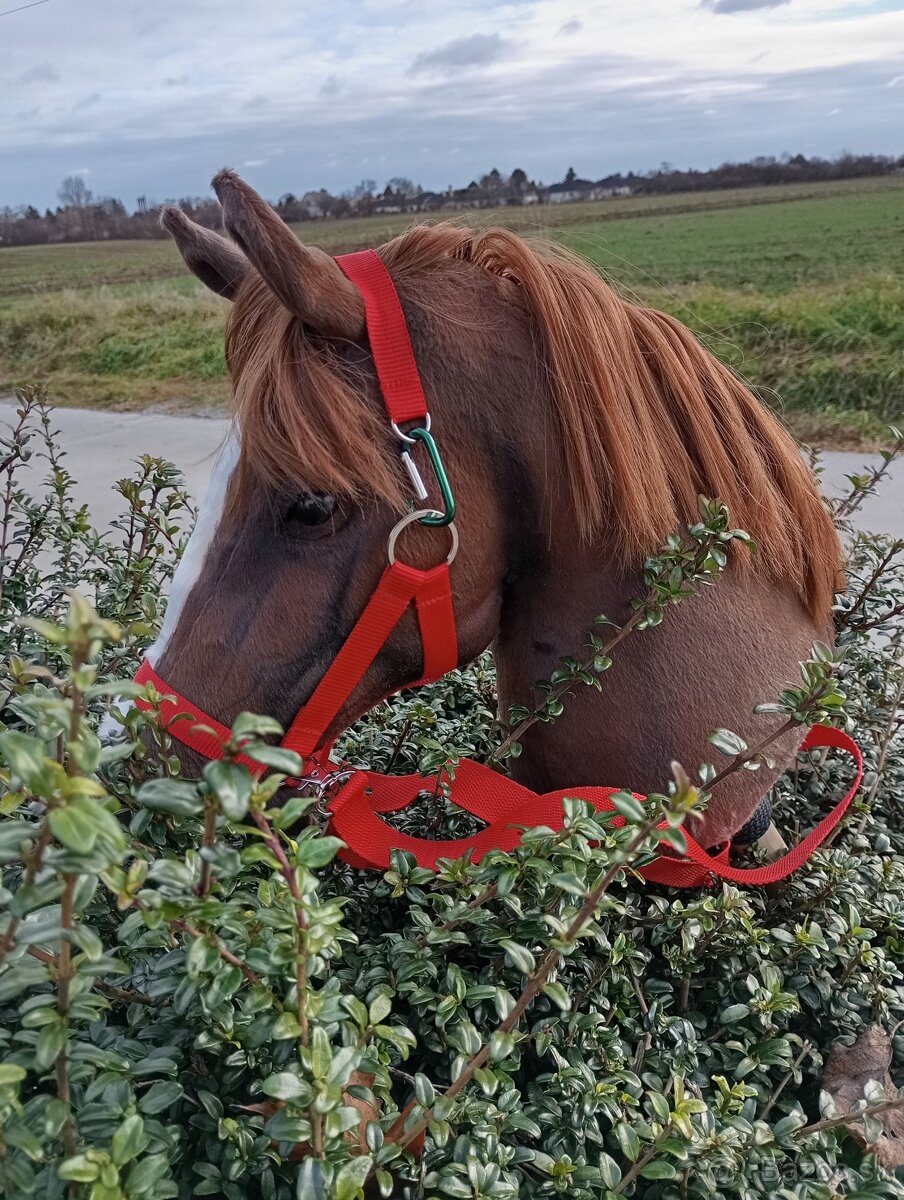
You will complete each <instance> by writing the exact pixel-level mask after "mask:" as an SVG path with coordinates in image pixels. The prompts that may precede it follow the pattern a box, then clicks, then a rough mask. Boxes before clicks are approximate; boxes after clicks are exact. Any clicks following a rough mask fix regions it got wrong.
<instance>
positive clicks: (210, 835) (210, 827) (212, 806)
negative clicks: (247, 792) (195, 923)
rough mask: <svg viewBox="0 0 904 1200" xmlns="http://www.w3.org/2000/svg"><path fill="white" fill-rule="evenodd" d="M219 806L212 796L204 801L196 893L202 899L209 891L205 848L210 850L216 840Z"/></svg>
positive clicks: (208, 863) (207, 862)
mask: <svg viewBox="0 0 904 1200" xmlns="http://www.w3.org/2000/svg"><path fill="white" fill-rule="evenodd" d="M218 812H219V806H218V804H217V802H216V799H215V798H214V797H213V796H208V797H207V798H206V800H205V801H204V832H203V834H202V836H201V874H200V877H199V879H198V895H199V896H200V897H201V898H202V899H203V898H204V897H205V896H206V895H207V893H208V892H209V891H210V874H211V870H212V867H211V863H210V859H209V858H208V857H207V856H206V855H205V853H204V851H205V850H210V849H211V848H212V847H213V845H214V843H215V842H216V840H217V814H218Z"/></svg>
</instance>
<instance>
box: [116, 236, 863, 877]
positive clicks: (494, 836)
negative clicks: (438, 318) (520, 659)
mask: <svg viewBox="0 0 904 1200" xmlns="http://www.w3.org/2000/svg"><path fill="white" fill-rule="evenodd" d="M336 261H337V262H338V263H339V266H340V267H341V268H342V271H343V272H344V274H345V275H346V276H347V277H348V278H349V279H350V280H351V281H352V282H353V283H354V284H355V285H356V286H357V287H358V289H359V290H360V292H361V294H362V296H363V297H364V304H365V311H366V318H367V334H368V338H369V341H370V349H371V353H372V355H373V359H374V363H375V365H376V370H377V377H378V379H379V383H380V389H381V391H382V394H383V400H384V402H385V404H386V408H387V411H388V414H389V420H390V422H391V424H392V428H393V431H394V432H395V434H396V436H397V437H398V438H399V440H400V442H401V446H402V455H403V462H404V464H405V466H406V469H407V470H408V473H409V476H410V478H411V481H412V486H413V489H414V493H415V495H416V496H417V498H418V501H419V503H421V504H423V503H424V502H425V501H426V500H427V489H426V488H425V487H424V484H423V480H422V479H421V476H420V473H419V471H418V469H417V467H416V465H415V463H414V458H413V455H412V450H413V449H414V448H415V446H416V445H417V444H418V443H419V442H420V443H423V444H424V446H425V447H426V449H427V452H428V455H429V459H430V463H431V466H432V468H433V471H434V473H435V475H436V479H437V483H438V485H439V489H440V493H441V495H442V498H443V503H444V505H445V511H444V512H442V513H439V512H436V511H435V510H433V509H430V508H420V509H418V510H417V511H416V512H412V513H409V514H408V515H407V516H406V517H404V518H403V519H402V520H401V521H400V522H399V523H398V525H396V527H395V529H394V530H393V532H392V535H391V536H390V544H389V565H388V566H387V568H386V570H385V571H384V572H383V576H382V578H381V579H380V582H379V583H378V585H377V588H376V590H375V591H374V593H373V595H372V596H371V598H370V600H369V601H368V603H367V605H366V607H365V609H364V611H363V612H362V613H361V616H360V617H359V618H358V621H357V623H356V624H355V626H354V628H353V629H352V631H351V633H350V634H349V636H348V638H347V639H346V641H345V643H344V645H343V646H342V648H341V649H340V651H339V653H338V654H337V655H336V657H335V659H334V660H333V662H332V663H331V664H330V666H329V668H328V669H327V672H326V674H325V675H324V676H323V678H322V679H321V681H320V683H319V684H318V685H317V687H316V688H315V690H314V692H313V694H312V696H311V698H310V699H309V700H308V701H307V703H306V704H305V705H304V706H303V707H302V709H301V710H300V711H299V713H298V714H297V716H296V717H295V719H294V721H293V722H292V724H291V726H290V728H289V730H288V732H287V733H286V735H285V737H284V738H283V741H282V743H281V744H282V745H283V746H284V747H285V748H286V749H289V750H294V751H295V752H296V753H298V754H299V755H300V756H301V758H302V759H303V760H304V763H305V773H304V775H303V776H302V777H301V778H300V779H299V780H298V781H297V782H298V784H299V785H315V786H317V787H319V788H320V789H321V793H322V795H324V796H328V799H327V800H326V804H327V812H328V815H329V822H330V829H331V832H332V833H334V834H335V835H336V836H337V837H339V838H341V839H342V840H343V841H344V842H345V844H346V849H344V850H342V851H341V852H340V856H341V857H342V858H343V859H344V860H345V861H346V862H348V863H350V864H351V865H352V866H356V867H368V868H373V869H376V870H386V869H387V868H388V867H389V865H390V854H391V852H392V850H394V849H399V850H406V851H408V852H409V853H411V854H412V855H413V856H414V857H415V859H416V860H417V862H418V863H419V865H420V866H423V867H430V868H434V867H435V866H436V863H437V861H438V860H439V859H441V858H453V859H454V858H459V857H461V856H462V855H464V854H468V853H470V855H471V858H472V860H474V861H477V860H479V859H480V857H481V856H482V855H483V854H485V853H486V852H487V851H488V850H504V851H509V850H512V849H514V848H515V847H516V846H517V845H518V843H519V841H520V839H521V830H522V829H523V828H525V827H526V828H531V827H533V826H537V825H545V826H548V827H550V828H552V829H561V827H562V820H563V815H562V800H563V798H564V797H566V796H573V797H577V798H579V799H582V800H588V801H589V802H590V803H591V804H592V805H593V806H594V807H595V808H596V809H597V811H599V812H606V811H610V812H611V811H613V808H614V806H613V804H612V800H611V797H612V795H613V794H614V793H615V792H617V791H620V790H621V789H618V788H608V787H578V788H564V789H560V790H558V791H554V792H547V793H545V794H544V795H538V794H537V793H536V792H532V791H530V789H528V788H526V787H522V786H521V784H519V783H516V782H515V781H514V780H512V779H509V778H507V777H506V776H504V775H500V774H497V773H496V772H495V771H493V770H491V769H490V768H489V767H486V766H484V765H482V764H481V763H476V762H470V761H468V760H464V761H462V762H461V763H460V764H459V765H458V767H457V768H456V771H455V776H454V779H453V780H452V781H451V798H452V800H453V802H454V803H455V804H456V805H457V806H458V807H459V808H462V809H464V810H465V811H467V812H470V813H472V814H473V815H474V816H476V817H478V818H480V820H481V821H484V822H486V825H485V828H483V829H482V830H480V832H479V833H476V834H474V835H473V836H471V837H468V838H461V839H456V840H452V841H433V840H430V839H427V838H416V837H412V836H410V835H409V834H406V833H401V832H399V831H398V830H397V829H394V828H392V827H391V826H390V825H388V824H386V822H385V821H383V820H381V819H380V814H381V813H386V812H396V811H398V810H400V809H403V808H406V807H407V806H408V805H409V804H412V803H413V802H414V801H415V800H416V799H417V797H418V795H419V794H420V793H421V792H423V791H424V790H425V788H432V787H433V786H434V785H435V781H428V780H426V779H424V778H423V777H422V776H420V775H406V776H391V775H380V774H377V773H376V772H374V771H362V770H357V769H355V768H344V767H342V766H339V765H337V764H335V763H333V762H332V761H331V760H330V757H329V755H330V750H331V745H330V744H327V742H326V741H325V738H326V731H327V729H328V728H329V727H330V725H331V724H332V722H333V721H334V720H335V718H336V716H337V714H338V713H339V711H340V710H341V708H342V706H343V704H344V703H345V701H346V700H347V699H348V697H349V696H350V695H351V694H352V692H353V691H354V690H355V688H356V686H357V685H358V683H359V682H360V680H361V679H362V677H363V676H364V674H365V673H366V672H367V670H368V668H369V667H370V666H371V664H372V663H373V661H374V659H375V658H376V657H377V655H378V653H379V652H380V650H381V649H382V647H383V645H384V644H385V643H386V641H387V640H388V638H389V636H390V635H391V633H392V631H393V629H394V628H395V626H396V625H397V624H398V622H399V621H400V620H401V618H402V615H403V614H404V613H405V612H406V610H407V609H408V607H409V605H411V604H413V605H414V608H415V612H416V614H417V620H418V624H419V626H420V634H421V641H422V643H423V678H422V679H421V680H420V681H419V682H420V683H427V682H431V681H433V680H436V679H439V678H441V677H442V676H443V675H445V674H446V673H447V672H449V671H451V670H453V669H454V668H455V667H456V666H457V664H458V640H457V637H456V630H455V612H454V608H453V603H452V587H451V578H450V570H449V568H450V566H451V564H452V562H453V560H454V558H455V553H456V551H457V549H458V534H457V532H456V529H455V525H454V523H453V518H454V515H455V502H454V497H453V495H452V490H451V487H450V486H449V482H448V479H447V477H446V472H445V469H444V467H443V463H442V458H441V457H440V454H439V451H438V449H437V446H436V443H435V441H434V440H433V437H432V435H431V433H430V414H429V412H428V411H427V401H426V398H425V396H424V389H423V386H422V384H421V379H420V375H419V373H418V369H417V364H416V362H415V358H414V352H413V350H412V347H411V339H410V337H409V335H408V327H407V325H406V323H405V316H404V313H403V311H402V306H401V303H400V301H399V297H398V294H397V292H396V290H395V286H394V284H393V282H392V279H391V278H390V275H389V272H388V271H387V270H386V267H385V266H384V265H383V262H382V260H381V259H380V257H379V256H378V255H377V254H376V252H375V251H373V250H364V251H362V252H361V253H358V254H345V255H342V256H340V257H339V258H338V259H337V260H336ZM403 425H405V426H408V427H409V428H408V429H407V430H403V429H402V426H403ZM414 521H420V522H421V523H423V524H429V525H440V526H444V527H446V528H447V529H448V532H449V535H450V538H451V547H450V551H449V554H448V557H447V559H446V561H445V562H443V563H440V564H439V565H438V566H435V567H431V568H429V569H428V570H419V569H418V568H416V567H411V566H407V565H406V564H405V563H402V562H399V561H398V560H397V559H396V556H395V543H396V539H397V537H398V535H399V533H400V532H401V530H402V529H403V528H404V527H405V526H407V525H409V524H411V523H412V522H414ZM135 682H136V683H142V684H148V683H149V684H153V686H154V688H155V689H156V690H157V691H158V692H159V693H160V694H161V695H162V697H163V699H162V701H161V703H160V705H159V713H160V720H161V721H162V723H163V725H164V727H165V728H166V729H167V731H168V732H169V734H170V735H171V736H172V737H174V738H176V739H177V740H178V741H180V742H183V743H184V744H185V745H186V746H190V747H191V748H192V749H193V750H195V751H197V752H198V753H199V754H201V755H202V756H203V757H205V758H208V759H216V758H221V757H222V756H223V745H224V744H225V743H226V742H227V741H228V740H229V738H230V731H229V730H228V729H227V728H226V727H225V726H224V725H222V724H221V723H220V722H219V721H217V720H215V719H214V718H212V717H210V716H208V715H207V713H204V712H202V711H201V710H200V709H199V708H197V707H196V706H195V705H194V704H192V703H191V701H189V700H187V699H185V697H183V696H180V695H179V694H178V693H177V692H176V691H175V690H174V689H173V688H172V687H170V686H169V685H168V684H167V683H166V681H165V680H163V679H161V678H160V676H159V675H158V674H157V673H156V671H154V669H153V667H151V665H150V663H149V662H147V660H145V662H144V663H143V664H142V666H141V667H140V669H139V671H138V673H137V674H136V676H135ZM412 686H415V685H412ZM136 703H137V704H138V705H139V706H140V707H141V708H143V709H145V710H148V709H151V708H152V707H156V706H152V705H151V704H150V703H149V702H148V701H146V700H143V699H138V700H137V701H136ZM199 726H206V729H203V728H199ZM823 747H825V748H835V749H839V750H845V751H847V752H848V753H849V754H851V755H852V756H853V758H854V761H855V764H856V775H855V778H854V781H853V784H852V785H851V787H850V789H849V790H848V792H847V794H846V795H845V796H844V797H843V798H842V799H841V801H840V802H839V803H838V804H837V805H836V806H835V808H834V809H832V811H831V812H830V813H829V814H828V815H827V816H826V817H824V818H823V819H822V821H820V823H819V824H818V825H817V826H816V828H815V829H813V830H812V831H811V832H810V833H809V834H808V835H807V836H806V837H805V838H804V839H803V841H801V842H800V843H799V844H798V845H797V846H796V847H795V848H794V849H793V850H791V851H790V852H789V853H787V854H786V855H784V856H783V857H782V858H780V859H777V860H776V861H774V862H771V863H769V864H767V865H766V866H763V867H755V868H753V869H749V870H740V869H738V868H736V867H733V866H732V865H731V864H730V862H729V860H728V851H729V847H728V845H726V846H725V847H724V848H723V849H722V850H721V852H720V853H718V854H716V855H711V854H709V853H707V851H706V850H704V849H703V847H702V846H699V845H698V844H697V843H696V842H695V841H694V840H693V839H692V838H690V837H689V836H687V835H686V834H685V840H686V843H687V852H686V857H685V858H676V857H673V856H668V857H666V856H663V857H660V858H657V859H655V860H654V861H652V862H650V863H648V864H646V865H644V866H643V867H641V868H640V872H639V873H640V874H641V875H642V876H643V877H644V878H646V879H649V880H651V881H653V882H656V883H663V884H668V885H671V886H673V887H701V886H706V885H710V884H712V883H714V882H716V881H717V880H719V879H726V880H729V881H731V882H733V883H748V884H767V883H775V882H777V881H778V880H780V879H784V878H785V877H786V876H787V875H790V874H791V872H792V871H794V870H796V869H797V868H798V867H799V866H801V864H802V863H804V862H805V861H806V860H807V859H808V858H809V857H810V855H811V854H812V853H813V851H814V850H815V849H816V848H817V846H819V845H820V843H821V842H822V841H823V840H824V839H825V838H826V836H827V835H828V834H829V832H830V831H831V830H832V829H834V828H835V826H836V825H837V824H838V822H839V821H840V820H841V818H842V817H843V816H844V814H845V812H846V811H847V809H848V807H849V805H850V803H851V800H852V799H853V797H854V795H855V794H856V792H857V788H858V787H859V785H860V780H861V778H862V776H863V760H862V757H861V754H860V750H859V747H858V746H857V744H856V743H855V742H854V741H853V739H852V738H850V737H849V736H848V735H847V734H846V733H844V732H842V731H841V730H840V729H835V728H833V727H831V726H825V725H817V726H814V728H812V729H811V730H810V732H809V733H808V734H807V736H806V738H805V739H804V741H803V744H802V746H801V749H803V750H813V749H817V748H823ZM238 761H240V762H244V763H245V764H246V765H247V766H248V767H249V768H250V769H251V771H252V772H253V773H255V774H258V775H259V774H261V773H262V771H263V768H262V767H261V765H260V763H256V762H254V761H253V760H252V759H250V758H247V757H244V756H239V759H238ZM637 799H638V800H641V801H642V800H643V799H644V797H642V796H638V797H637ZM622 820H623V819H622V818H621V817H619V816H616V817H614V818H613V823H614V824H621V823H622Z"/></svg>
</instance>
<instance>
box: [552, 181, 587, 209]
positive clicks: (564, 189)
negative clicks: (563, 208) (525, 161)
mask: <svg viewBox="0 0 904 1200" xmlns="http://www.w3.org/2000/svg"><path fill="white" fill-rule="evenodd" d="M593 188H594V184H593V183H591V181H590V180H589V179H569V180H565V181H563V182H562V183H554V184H553V185H552V186H551V187H550V188H549V189H548V190H547V192H546V198H547V200H548V201H549V203H550V204H572V203H574V202H575V201H576V200H589V199H590V198H591V192H592V191H593Z"/></svg>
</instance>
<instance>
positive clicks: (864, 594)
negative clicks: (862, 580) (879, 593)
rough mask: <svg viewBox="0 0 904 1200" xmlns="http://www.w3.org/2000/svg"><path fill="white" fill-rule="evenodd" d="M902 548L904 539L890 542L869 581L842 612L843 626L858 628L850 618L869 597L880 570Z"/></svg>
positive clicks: (903, 548) (881, 570)
mask: <svg viewBox="0 0 904 1200" xmlns="http://www.w3.org/2000/svg"><path fill="white" fill-rule="evenodd" d="M902 550H904V540H902V539H900V538H899V539H898V540H897V541H894V542H892V544H891V547H890V549H889V550H888V552H887V553H886V554H885V555H884V556H883V558H882V560H881V562H880V563H879V565H878V566H877V567H876V569H875V570H874V571H873V573H872V575H871V576H870V578H869V581H868V582H867V583H866V584H865V585H864V587H863V590H862V591H861V593H860V595H859V596H858V597H857V599H856V601H855V602H854V604H853V605H852V606H851V608H849V609H848V611H847V612H846V613H845V614H844V626H845V628H853V629H859V628H860V625H858V624H857V623H856V622H854V621H852V620H851V618H852V617H853V616H854V614H855V613H857V612H859V611H860V609H861V608H862V607H863V605H864V604H865V603H866V601H867V598H868V597H869V595H870V593H871V592H872V590H873V584H874V583H875V582H876V580H877V579H878V578H879V577H880V576H881V574H882V572H883V571H884V570H885V568H886V567H887V566H888V564H889V563H890V562H891V560H892V559H893V558H894V557H895V555H896V554H900V553H901V551H902Z"/></svg>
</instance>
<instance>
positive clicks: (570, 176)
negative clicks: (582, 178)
mask: <svg viewBox="0 0 904 1200" xmlns="http://www.w3.org/2000/svg"><path fill="white" fill-rule="evenodd" d="M577 177H578V175H577V171H575V169H574V167H569V168H568V170H567V171H566V172H565V182H566V183H574V181H575V180H576V179H577Z"/></svg>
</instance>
